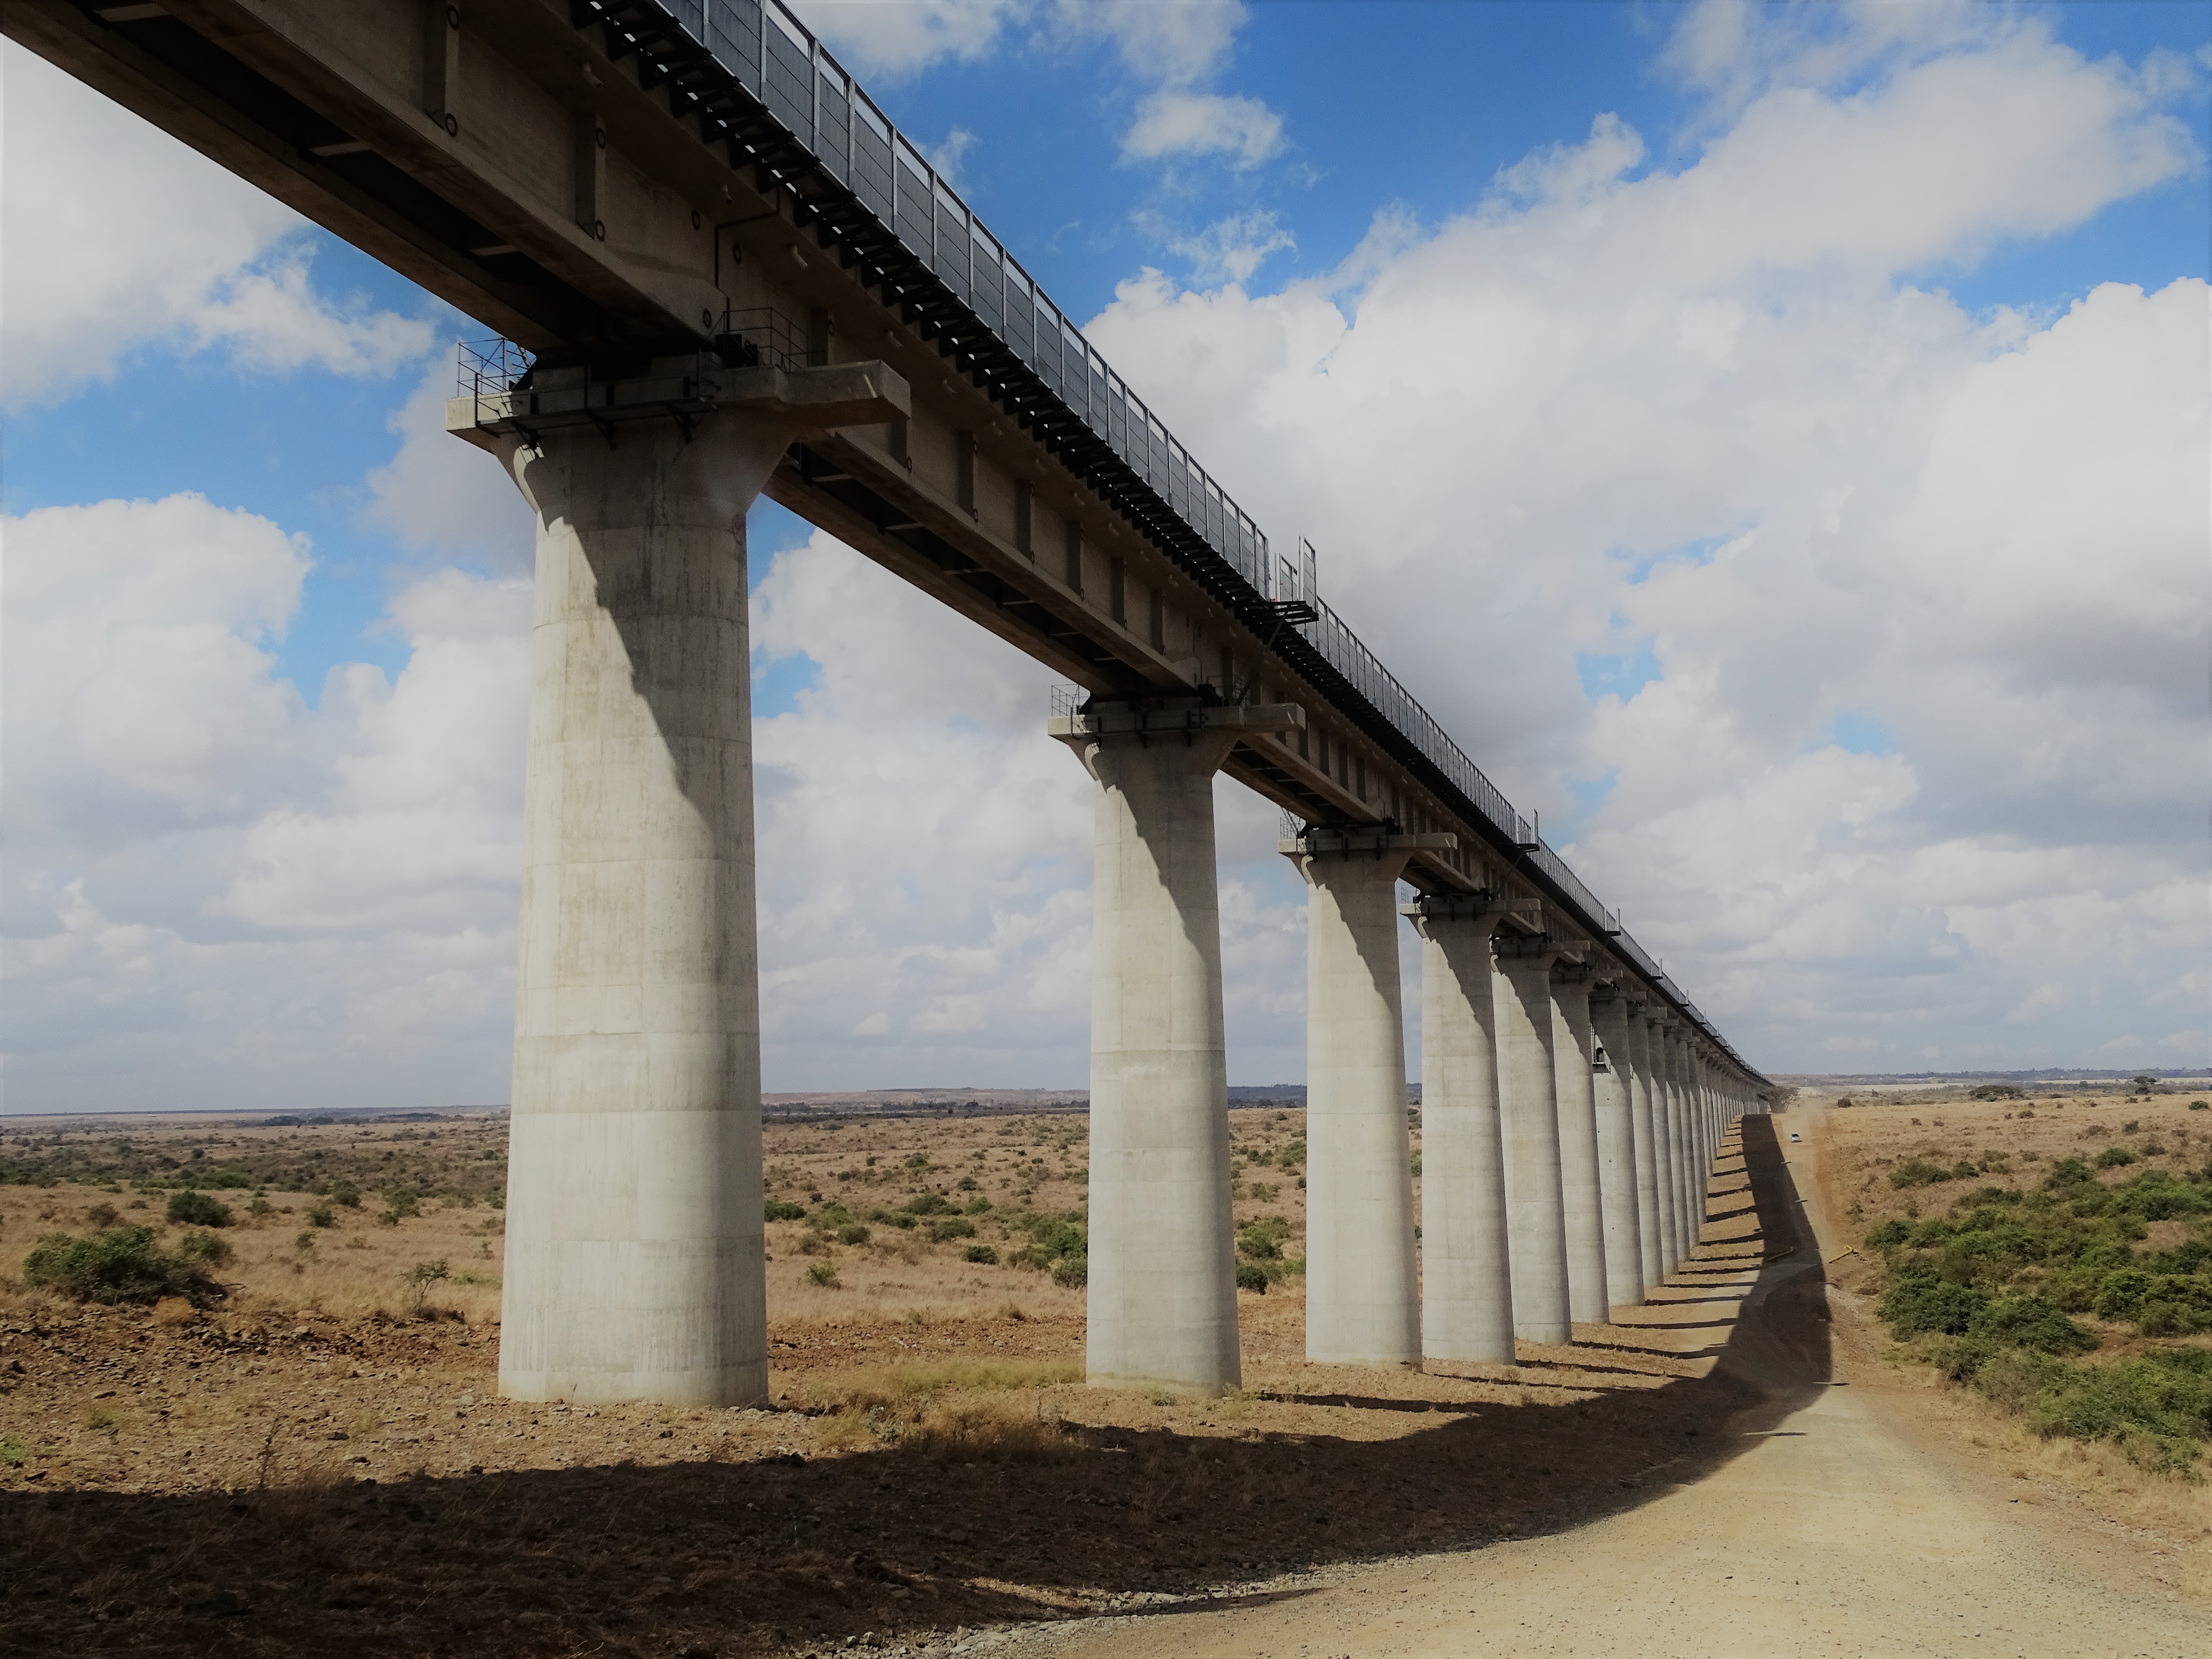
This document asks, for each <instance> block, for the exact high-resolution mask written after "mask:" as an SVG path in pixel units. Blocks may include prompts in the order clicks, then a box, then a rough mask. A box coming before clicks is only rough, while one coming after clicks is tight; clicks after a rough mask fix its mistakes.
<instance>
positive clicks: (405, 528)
mask: <svg viewBox="0 0 2212 1659" xmlns="http://www.w3.org/2000/svg"><path fill="white" fill-rule="evenodd" d="M453 386H454V380H453V360H452V359H451V358H450V357H447V358H446V359H443V360H441V361H440V362H435V363H434V364H433V365H432V366H431V367H430V368H429V369H428V370H427V371H426V372H425V373H424V374H423V376H422V380H421V381H420V382H419V383H418V384H417V385H416V388H415V390H414V392H413V393H412V394H411V395H410V397H409V398H408V399H407V401H406V402H405V403H404V404H401V405H400V406H399V408H398V409H397V410H394V411H393V412H392V418H391V419H390V420H389V421H387V422H386V426H387V427H388V428H390V430H391V431H392V432H393V433H394V434H396V435H398V439H399V449H398V453H396V454H395V455H393V456H392V459H391V460H390V461H389V462H387V463H386V465H383V466H380V467H376V468H374V469H372V470H371V471H370V472H369V475H368V502H367V507H368V520H369V521H370V522H371V523H372V524H375V525H379V526H382V527H384V528H386V529H388V530H390V531H392V532H394V533H395V534H397V535H398V538H399V539H400V540H401V542H402V543H404V544H405V545H406V546H408V547H409V548H410V549H413V550H418V551H421V552H424V553H428V554H431V555H435V556H440V557H443V558H447V559H460V560H464V561H465V562H471V563H480V564H483V565H485V566H488V567H489V568H491V569H493V570H495V571H501V572H506V573H514V574H520V573H522V572H526V571H527V570H529V568H531V560H532V547H533V545H534V538H535V535H536V530H535V526H533V525H532V520H531V516H530V508H529V507H528V505H527V504H526V502H525V501H523V499H522V495H521V492H520V491H519V490H517V489H515V488H514V486H513V484H512V483H510V482H508V480H507V477H506V475H505V473H504V472H503V471H501V468H500V465H499V462H498V461H497V460H496V459H494V458H493V457H492V456H491V455H489V454H488V453H485V452H484V451H483V450H481V449H478V448H477V447H476V446H475V445H474V444H468V443H463V442H462V441H460V440H459V439H458V438H456V437H454V436H453V434H451V433H450V432H448V431H447V430H446V399H447V397H449V396H450V395H451V394H452V392H453Z"/></svg>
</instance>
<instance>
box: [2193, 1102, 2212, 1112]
mask: <svg viewBox="0 0 2212 1659" xmlns="http://www.w3.org/2000/svg"><path fill="white" fill-rule="evenodd" d="M2189 1109H2190V1110H2191V1111H2192V1112H2212V1100H2192V1101H2191V1102H2190V1103H2189Z"/></svg>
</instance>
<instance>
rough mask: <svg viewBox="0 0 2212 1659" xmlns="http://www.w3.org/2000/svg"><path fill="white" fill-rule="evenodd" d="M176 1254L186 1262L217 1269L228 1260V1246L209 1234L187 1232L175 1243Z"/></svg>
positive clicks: (204, 1232) (205, 1232)
mask: <svg viewBox="0 0 2212 1659" xmlns="http://www.w3.org/2000/svg"><path fill="white" fill-rule="evenodd" d="M177 1254H178V1255H180V1256H182V1257H183V1258H184V1259H185V1261H197V1262H200V1263H202V1264H204V1266H207V1267H221V1266H222V1264H223V1263H224V1262H226V1261H229V1260H230V1246H229V1245H228V1244H226V1243H224V1242H223V1241H222V1239H220V1238H217V1237H216V1236H215V1235H214V1234H213V1233H211V1232H207V1231H197V1232H189V1233H186V1234H185V1236H184V1237H182V1238H180V1239H179V1240H178V1241H177Z"/></svg>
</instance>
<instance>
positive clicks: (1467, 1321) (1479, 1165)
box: [1406, 896, 1513, 1362]
mask: <svg viewBox="0 0 2212 1659" xmlns="http://www.w3.org/2000/svg"><path fill="white" fill-rule="evenodd" d="M1500 908H1502V907H1501V906H1499V905H1498V904H1496V903H1494V902H1492V901H1490V900H1487V899H1474V898H1443V897H1438V896H1432V897H1429V898H1425V899H1423V900H1421V901H1420V902H1419V903H1417V904H1413V905H1409V906H1407V909H1406V914H1407V915H1408V916H1410V917H1412V918H1413V927H1414V929H1415V931H1417V932H1418V933H1419V934H1420V936H1421V1352H1422V1354H1423V1355H1424V1357H1425V1358H1429V1359H1433V1360H1457V1361H1475V1362H1480V1361H1487V1360H1510V1359H1511V1358H1513V1273H1512V1256H1511V1253H1510V1245H1509V1243H1508V1238H1507V1227H1506V1213H1505V1139H1504V1128H1503V1126H1502V1125H1501V1123H1500V1121H1499V1118H1498V1039H1497V1028H1498V1003H1497V993H1496V992H1495V990H1494V989H1493V988H1492V985H1491V979H1492V974H1493V971H1494V970H1493V969H1492V965H1491V942H1490V941H1491V935H1492V933H1495V932H1496V931H1497V917H1498V911H1499V910H1500Z"/></svg>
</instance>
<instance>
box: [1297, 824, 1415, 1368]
mask: <svg viewBox="0 0 2212 1659" xmlns="http://www.w3.org/2000/svg"><path fill="white" fill-rule="evenodd" d="M1419 841H1420V838H1417V837H1413V836H1391V835H1388V834H1384V833H1382V832H1380V831H1372V832H1370V831H1358V832H1353V833H1351V834H1347V835H1344V836H1326V835H1322V834H1312V835H1310V836H1309V837H1308V838H1307V839H1306V840H1305V841H1303V842H1296V843H1287V844H1286V845H1287V846H1290V847H1291V848H1295V849H1296V850H1294V851H1292V852H1291V854H1290V855H1291V859H1292V861H1293V862H1294V863H1296V864H1297V867H1298V871H1299V873H1300V874H1301V875H1303V876H1304V878H1305V882H1306V888H1307V893H1306V927H1307V936H1306V937H1307V945H1306V1055H1307V1060H1306V1355H1307V1357H1308V1358H1311V1359H1317V1360H1325V1361H1338V1362H1353V1363H1360V1364H1401V1365H1418V1364H1420V1360H1421V1317H1420V1306H1419V1300H1418V1297H1417V1293H1416V1289H1415V1285H1416V1279H1415V1273H1414V1266H1413V1165H1412V1157H1413V1146H1412V1141H1411V1139H1410V1137H1409V1136H1408V1135H1407V1127H1406V1049H1405V1035H1404V1028H1403V1024H1402V1019H1403V1015H1402V1010H1401V1003H1400V987H1399V983H1398V897H1397V882H1398V876H1399V873H1400V872H1401V871H1402V870H1403V869H1404V868H1405V867H1406V860H1407V858H1408V857H1409V856H1410V854H1412V852H1413V850H1414V849H1415V848H1416V847H1418V846H1419Z"/></svg>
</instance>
